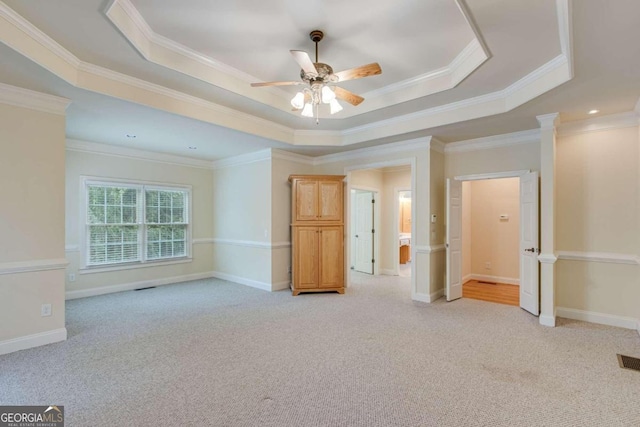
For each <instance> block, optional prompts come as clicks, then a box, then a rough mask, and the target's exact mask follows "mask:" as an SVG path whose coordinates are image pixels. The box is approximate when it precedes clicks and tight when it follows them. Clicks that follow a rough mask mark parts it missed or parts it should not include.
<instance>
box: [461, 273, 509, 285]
mask: <svg viewBox="0 0 640 427" xmlns="http://www.w3.org/2000/svg"><path fill="white" fill-rule="evenodd" d="M465 277H469V279H471V280H481V281H485V282H496V283H504V284H506V285H516V286H520V278H514V277H500V276H489V275H486V274H469V275H468V276H465ZM462 283H464V279H463V282H462Z"/></svg>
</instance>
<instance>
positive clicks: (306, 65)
mask: <svg viewBox="0 0 640 427" xmlns="http://www.w3.org/2000/svg"><path fill="white" fill-rule="evenodd" d="M289 52H291V55H293V58H294V59H295V60H296V62H297V63H298V65H300V68H302V69H303V70H304V72H305V73H314V74H318V70H316V66H315V65H313V61H312V60H311V58H310V57H309V54H308V53H307V52H305V51H303V50H291V51H289Z"/></svg>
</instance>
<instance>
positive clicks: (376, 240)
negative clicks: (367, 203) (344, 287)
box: [347, 184, 381, 276]
mask: <svg viewBox="0 0 640 427" xmlns="http://www.w3.org/2000/svg"><path fill="white" fill-rule="evenodd" d="M351 190H360V191H369V192H371V193H372V194H373V200H375V201H376V202H375V203H374V204H373V228H374V230H376V232H375V233H373V259H374V260H376V262H374V263H373V275H374V276H378V275H379V274H380V270H379V268H380V267H379V264H380V263H379V262H378V259H379V257H380V237H378V236H379V235H380V217H381V212H380V208H381V206H380V192H381V190H380V189H377V188H375V187H367V186H366V185H357V184H356V185H353V186H351V187H349V188H348V189H347V191H348V192H349V204H351ZM351 215H353V210H352V209H351V210H349V227H347V229H348V233H349V234H348V235H347V238H348V239H347V240H349V244H348V246H349V247H351V243H352V241H351ZM348 256H349V264H351V252H350V251H349V253H348ZM349 269H351V267H350V266H349Z"/></svg>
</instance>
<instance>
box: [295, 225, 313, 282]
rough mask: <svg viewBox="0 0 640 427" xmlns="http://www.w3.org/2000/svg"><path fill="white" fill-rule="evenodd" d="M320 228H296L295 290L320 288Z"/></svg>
mask: <svg viewBox="0 0 640 427" xmlns="http://www.w3.org/2000/svg"><path fill="white" fill-rule="evenodd" d="M318 236H319V233H318V227H295V229H294V236H293V245H294V251H293V254H294V255H293V257H294V259H293V275H294V277H293V281H294V287H295V288H305V289H310V288H317V287H318V262H319V259H318Z"/></svg>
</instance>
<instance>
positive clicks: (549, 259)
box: [538, 254, 558, 264]
mask: <svg viewBox="0 0 640 427" xmlns="http://www.w3.org/2000/svg"><path fill="white" fill-rule="evenodd" d="M538 261H540V262H541V263H542V264H555V263H556V261H558V257H557V256H556V255H555V254H540V255H538Z"/></svg>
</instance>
